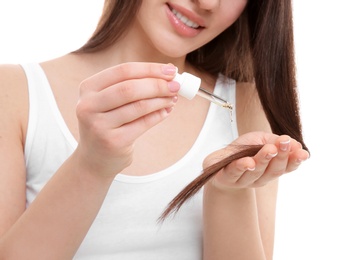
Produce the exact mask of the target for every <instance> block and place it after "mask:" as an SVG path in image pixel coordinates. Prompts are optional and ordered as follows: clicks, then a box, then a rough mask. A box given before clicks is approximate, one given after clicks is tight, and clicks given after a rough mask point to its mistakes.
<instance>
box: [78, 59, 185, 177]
mask: <svg viewBox="0 0 362 260" xmlns="http://www.w3.org/2000/svg"><path fill="white" fill-rule="evenodd" d="M175 73H176V67H175V66H173V65H171V64H158V63H124V64H120V65H117V66H114V67H111V68H108V69H106V70H104V71H101V72H99V73H97V74H96V75H94V76H92V77H90V78H88V79H86V80H84V81H83V82H82V83H81V84H80V97H79V101H78V104H77V108H76V114H77V117H78V122H79V135H80V139H79V144H78V147H77V149H76V153H77V155H78V158H80V163H81V164H82V165H83V166H84V167H87V169H89V170H91V172H94V173H97V174H102V175H104V176H108V177H114V176H115V175H116V174H117V173H119V172H120V171H121V170H123V169H124V168H125V167H127V166H128V165H129V164H130V163H131V162H132V151H133V143H134V141H135V140H136V139H137V138H138V137H139V136H140V135H142V134H143V133H144V132H146V131H147V130H148V129H150V128H151V127H153V126H154V125H156V124H158V123H160V122H161V121H163V120H164V119H165V118H166V117H167V116H168V114H169V113H170V112H171V110H172V108H173V106H174V105H175V103H176V101H177V92H178V90H179V88H180V85H179V84H178V83H177V82H175V81H172V79H173V78H174V75H175Z"/></svg>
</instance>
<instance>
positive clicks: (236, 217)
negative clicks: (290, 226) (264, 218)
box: [204, 184, 265, 260]
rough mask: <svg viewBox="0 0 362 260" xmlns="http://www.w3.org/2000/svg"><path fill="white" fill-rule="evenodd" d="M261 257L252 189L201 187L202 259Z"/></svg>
mask: <svg viewBox="0 0 362 260" xmlns="http://www.w3.org/2000/svg"><path fill="white" fill-rule="evenodd" d="M223 259H228V260H233V259H237V260H240V259H256V260H259V259H261V260H262V259H265V254H264V249H263V244H262V239H261V235H260V228H259V223H258V212H257V203H256V196H255V190H254V189H243V190H237V191H235V193H231V192H224V191H221V190H218V189H216V188H215V187H213V186H212V185H211V184H208V185H206V186H205V190H204V260H223Z"/></svg>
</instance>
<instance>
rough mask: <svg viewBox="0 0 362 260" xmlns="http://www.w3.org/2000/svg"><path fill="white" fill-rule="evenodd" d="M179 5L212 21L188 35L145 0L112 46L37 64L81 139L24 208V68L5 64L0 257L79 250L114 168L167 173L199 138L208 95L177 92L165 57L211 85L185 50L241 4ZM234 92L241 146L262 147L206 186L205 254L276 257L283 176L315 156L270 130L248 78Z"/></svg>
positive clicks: (1, 70)
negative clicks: (278, 198)
mask: <svg viewBox="0 0 362 260" xmlns="http://www.w3.org/2000/svg"><path fill="white" fill-rule="evenodd" d="M172 4H175V5H176V4H177V5H179V6H182V7H183V8H186V9H188V10H191V11H192V12H193V13H195V15H198V16H200V17H201V18H202V19H203V20H204V22H205V29H204V30H203V31H202V32H201V33H199V34H198V35H197V36H195V37H193V38H192V39H189V38H186V39H185V38H184V37H181V36H180V35H178V34H177V33H176V32H175V31H174V30H173V29H172V28H171V27H170V26H169V23H168V20H167V19H166V18H165V15H164V11H163V10H164V9H165V2H164V1H160V0H153V1H145V4H144V5H143V6H142V7H141V10H140V14H139V16H137V19H136V22H135V23H134V24H133V25H132V27H130V30H129V33H128V34H127V36H126V37H124V38H122V40H119V41H118V42H116V43H115V44H114V45H113V46H111V47H110V48H108V49H107V50H104V51H101V52H97V53H92V54H77V55H74V54H67V55H65V56H62V57H59V58H56V59H54V60H51V61H46V62H42V63H41V66H42V67H43V69H44V71H45V72H46V74H47V76H48V79H49V81H50V84H51V86H52V90H53V92H54V95H55V97H56V100H57V103H58V106H59V109H60V111H61V113H62V115H63V117H64V119H65V122H66V123H67V125H68V127H69V129H70V131H71V132H72V134H73V135H74V137H75V138H76V140H77V141H78V143H79V145H78V147H77V149H76V150H75V152H74V153H73V154H72V155H71V156H70V157H69V158H68V160H67V161H66V162H64V164H63V165H62V166H61V167H60V168H59V170H58V171H57V172H56V173H55V174H54V176H53V177H52V178H51V180H50V181H49V182H48V183H47V185H46V186H45V187H44V189H43V190H42V191H41V192H40V194H39V195H38V197H37V198H36V199H35V201H34V202H33V203H32V204H31V205H30V206H29V208H28V209H27V210H25V202H26V195H25V182H26V171H25V165H24V154H23V150H24V144H25V138H26V129H27V122H28V118H27V115H28V105H29V104H28V96H27V85H26V84H27V83H26V78H25V76H24V73H23V72H22V69H21V68H20V67H19V66H16V65H3V66H1V67H0V123H1V127H0V211H1V212H2V214H1V215H0V259H23V258H25V257H27V258H28V257H29V256H32V257H33V258H34V259H70V258H72V256H73V255H74V254H75V252H76V251H77V248H78V247H79V245H80V243H81V242H82V240H83V238H84V236H85V235H86V233H87V231H88V229H89V227H90V226H91V224H92V221H93V220H94V218H95V216H96V215H97V212H98V210H99V208H100V207H101V205H102V202H103V200H104V197H105V196H106V193H107V190H108V188H109V186H110V184H111V182H112V180H113V178H114V177H115V175H116V174H117V173H119V172H122V173H123V174H133V175H147V174H150V173H153V172H156V171H159V170H162V169H165V168H166V167H168V166H170V165H172V164H173V163H175V162H176V161H177V160H179V159H180V158H181V157H182V156H183V155H184V154H186V153H187V151H188V150H189V149H190V147H191V146H192V145H193V143H194V142H195V140H196V138H197V136H198V134H199V132H200V130H201V127H202V125H203V122H204V120H205V117H206V114H207V110H208V107H209V103H208V102H207V101H205V100H203V99H201V98H198V97H196V98H195V99H193V100H192V101H188V100H185V99H183V98H182V97H178V96H177V91H178V89H179V85H178V84H177V83H175V82H173V81H172V79H173V76H174V72H175V67H174V66H173V65H171V64H169V63H172V64H174V65H177V66H178V67H179V69H180V70H181V71H187V72H190V73H193V74H196V75H197V76H199V77H201V78H202V79H203V86H202V87H203V88H205V89H208V90H210V91H212V89H213V86H214V84H215V80H216V79H215V78H213V77H211V76H210V75H207V74H200V73H199V72H197V71H196V70H194V69H193V68H192V67H191V66H189V65H188V64H186V63H185V55H186V54H187V53H188V52H189V51H191V50H193V49H195V48H197V47H199V46H200V45H202V44H204V43H206V42H207V41H209V40H211V39H212V38H213V37H214V36H215V35H217V34H218V33H220V32H221V31H222V30H224V29H225V28H227V27H228V26H229V25H230V24H231V23H232V22H233V20H235V19H236V18H237V17H238V15H239V14H240V13H241V12H242V10H243V8H244V6H245V1H236V0H225V1H221V0H220V1H216V0H213V1H210V0H208V1H206V0H205V1H186V0H185V1H172ZM151 21H152V22H151ZM158 33H162V37H160V36H159V34H158ZM161 39H162V40H161ZM164 39H167V40H164ZM145 42H146V43H147V44H145ZM135 60H137V61H138V60H142V61H144V62H142V63H134V62H132V61H135ZM154 62H157V63H154ZM237 99H238V100H239V101H240V102H238V103H237V104H236V106H237V121H238V123H240V124H239V132H240V135H241V136H240V137H239V138H238V139H237V140H236V141H235V142H240V143H248V144H252V143H263V144H266V145H265V146H264V148H262V150H261V151H260V152H259V153H258V154H257V155H256V156H254V157H252V158H243V159H240V160H237V161H235V162H233V163H231V164H230V165H229V166H227V167H226V168H225V169H223V170H222V171H220V173H218V174H217V176H216V177H215V178H214V179H213V180H212V181H210V183H208V184H207V185H206V187H205V193H204V212H205V214H204V259H207V260H210V259H211V260H212V259H272V250H273V237H274V215H275V201H276V193H277V179H278V178H279V177H280V176H281V175H282V174H284V173H287V172H290V171H293V170H295V169H297V167H298V166H299V165H300V163H301V162H302V161H304V160H306V159H307V158H308V153H307V152H306V151H304V150H303V149H302V148H301V146H300V144H298V142H296V141H295V140H293V139H291V138H290V137H288V136H276V135H273V134H271V133H270V128H269V125H268V123H267V120H266V118H265V116H264V113H263V111H262V110H261V107H260V104H259V100H258V98H257V95H256V94H255V89H254V87H253V86H252V85H248V84H245V85H244V86H238V91H237ZM180 118H187V119H188V124H187V125H186V124H184V123H183V120H180ZM180 133H183V134H184V138H183V141H182V142H179V140H178V137H179V136H180ZM154 144H157V145H154ZM90 148H92V149H90ZM169 151H173V153H170V152H169ZM230 152H231V150H230V147H227V148H225V149H222V150H220V151H217V152H215V153H213V154H211V155H210V156H209V157H208V158H206V159H205V166H207V165H209V164H210V163H212V162H213V161H214V160H216V158H218V157H219V155H220V154H227V153H230ZM161 158H162V159H161ZM64 187H67V192H63V190H64ZM65 212H66V214H65ZM69 216H72V217H71V218H69ZM70 219H71V220H70ZM55 223H56V224H55ZM44 244H46V245H47V246H46V247H43V246H41V245H44ZM19 248H21V250H19ZM60 248H61V249H62V250H59V249H60Z"/></svg>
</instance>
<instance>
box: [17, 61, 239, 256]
mask: <svg viewBox="0 0 362 260" xmlns="http://www.w3.org/2000/svg"><path fill="white" fill-rule="evenodd" d="M22 67H23V69H24V71H25V73H26V76H27V79H28V89H29V104H30V106H29V123H28V130H27V136H26V144H25V158H26V167H27V183H26V185H27V188H26V190H27V204H28V205H29V204H30V203H31V202H32V201H33V200H34V199H35V197H36V195H37V194H38V193H39V191H40V190H41V188H42V187H43V186H44V185H45V183H46V182H47V181H48V180H49V179H50V178H51V177H52V175H53V174H54V172H55V171H57V169H58V168H59V166H60V165H61V164H62V163H63V162H64V161H65V160H66V159H67V158H68V157H69V156H70V155H71V154H72V153H73V151H74V150H75V148H76V147H77V141H76V140H75V138H74V137H73V136H72V134H71V132H70V130H69V129H68V127H67V125H66V124H65V122H64V119H63V117H62V115H61V113H60V111H59V109H58V106H57V104H56V101H55V98H54V95H53V92H52V90H51V87H50V85H49V82H48V80H47V78H46V75H45V73H44V71H43V70H42V68H41V67H40V65H39V64H23V65H22ZM214 93H215V94H216V95H219V96H221V97H223V98H224V99H226V100H228V101H229V102H230V103H233V104H235V81H233V80H230V79H226V78H225V77H223V76H221V75H220V76H219V78H218V80H217V83H216V86H215V90H214ZM233 115H234V116H233V120H232V121H231V120H230V113H229V111H228V110H227V109H223V108H220V107H218V106H217V105H214V104H211V105H210V108H209V111H208V114H207V117H206V120H205V122H204V125H203V127H202V130H201V132H200V135H199V136H198V138H197V140H196V141H195V143H194V144H193V146H192V147H191V149H190V150H189V151H188V153H187V154H186V155H185V156H184V157H183V158H181V159H180V160H179V161H177V162H176V163H175V164H174V165H172V166H170V167H168V168H167V169H164V170H162V171H160V172H157V173H154V174H150V175H146V176H128V175H122V174H118V175H117V176H116V178H115V179H114V181H113V183H112V185H111V187H110V189H109V192H108V194H107V196H106V198H105V200H104V203H103V205H102V207H101V209H100V211H99V213H98V215H97V217H96V219H95V221H94V223H93V225H92V226H91V228H90V230H89V232H88V234H87V235H86V237H85V239H84V241H83V242H82V244H81V246H80V248H79V250H78V252H77V254H76V255H75V257H74V259H97V260H98V259H102V260H108V259H122V260H143V259H147V260H170V259H172V260H200V259H202V191H200V192H199V193H198V194H197V195H196V196H194V197H193V198H192V199H191V200H190V201H188V202H187V203H186V204H185V205H183V206H182V207H181V209H180V211H179V212H178V213H177V214H176V215H175V216H174V217H171V218H169V219H167V220H166V221H165V222H164V223H163V224H162V225H161V224H158V223H157V219H158V217H159V216H160V215H161V213H162V212H163V210H164V209H165V207H166V206H167V204H168V203H169V202H170V201H171V200H172V199H173V198H174V196H176V195H177V194H178V192H179V191H180V190H181V189H182V188H184V187H185V186H186V185H187V184H188V183H190V182H191V181H192V180H193V179H195V178H196V177H197V176H198V174H199V173H200V172H201V170H202V162H203V160H204V158H205V157H206V156H207V155H208V154H210V153H211V152H213V151H215V150H217V149H220V148H223V147H225V146H226V145H227V144H229V143H230V142H232V141H233V140H234V139H235V138H236V137H237V127H236V120H235V113H233ZM185 123H186V122H185ZM66 191H67V188H66V187H64V192H66Z"/></svg>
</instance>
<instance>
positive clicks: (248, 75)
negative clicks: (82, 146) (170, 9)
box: [75, 0, 308, 220]
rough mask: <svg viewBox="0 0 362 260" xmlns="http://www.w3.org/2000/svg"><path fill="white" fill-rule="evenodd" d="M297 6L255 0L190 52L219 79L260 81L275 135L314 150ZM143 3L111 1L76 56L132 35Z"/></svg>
mask: <svg viewBox="0 0 362 260" xmlns="http://www.w3.org/2000/svg"><path fill="white" fill-rule="evenodd" d="M291 2H292V1H291V0H272V1H269V0H252V1H249V2H248V4H247V7H246V8H245V10H244V12H243V13H242V15H241V16H240V17H239V19H238V20H237V21H236V22H235V23H234V24H233V25H232V26H230V27H229V28H228V29H226V30H225V31H224V32H222V33H221V34H220V35H219V36H217V37H216V38H215V39H214V40H212V41H211V42H209V43H208V44H206V45H205V46H202V47H201V48H199V49H197V50H195V51H193V52H191V53H189V54H188V55H187V57H186V60H187V61H188V62H189V63H191V64H192V65H193V66H194V67H196V68H198V69H200V70H202V71H205V72H208V73H210V74H212V75H215V76H216V75H217V74H218V73H222V74H224V75H226V76H228V77H230V78H233V79H235V80H237V81H248V82H252V81H253V82H255V85H256V88H257V91H258V95H259V98H260V101H261V104H262V106H263V109H264V112H265V114H266V116H267V119H268V121H269V124H270V126H271V129H272V131H273V133H275V134H277V135H282V134H286V135H289V136H290V137H292V138H294V139H296V140H297V141H299V142H300V143H301V144H302V146H303V148H304V149H306V150H308V149H307V147H306V145H305V143H304V141H303V136H302V127H301V122H300V115H299V104H298V95H297V94H298V93H297V85H296V79H295V60H294V39H293V20H292V3H291ZM141 4H142V0H132V1H128V0H105V5H104V10H103V14H102V17H101V19H100V21H99V23H98V26H97V28H96V30H95V32H94V34H93V35H92V37H91V38H90V39H89V41H88V42H87V43H86V44H85V45H84V46H82V47H81V48H80V49H78V50H77V51H75V53H87V52H95V51H99V50H102V49H106V48H107V47H109V46H111V45H112V44H113V43H114V42H115V41H117V40H118V39H119V38H120V37H122V36H123V35H124V34H125V33H126V31H127V28H129V25H130V24H131V23H132V22H133V21H134V17H135V16H136V15H137V12H138V10H139V7H140V6H141ZM246 145H247V144H246ZM261 147H262V146H261V145H257V146H241V147H239V149H238V151H237V152H235V153H234V154H232V155H231V156H228V157H226V158H224V159H222V160H221V161H219V162H218V163H215V164H214V165H211V166H210V167H208V168H206V169H204V171H203V172H202V173H201V175H200V176H199V177H197V178H196V179H195V180H194V181H193V182H191V183H190V184H189V185H187V186H186V187H185V188H184V189H183V190H182V191H181V192H180V193H179V194H178V195H177V196H176V197H175V198H174V199H173V200H172V201H171V202H170V204H169V205H168V207H167V208H166V210H165V211H164V213H163V214H162V216H161V217H160V219H161V220H163V219H165V218H166V217H167V216H168V215H169V214H171V213H172V212H177V211H178V210H179V209H180V207H181V206H182V204H183V203H184V202H186V201H187V200H188V199H189V198H190V197H192V196H193V195H194V194H195V193H197V192H198V191H199V190H200V189H201V188H202V187H203V185H204V184H205V183H206V182H207V181H209V180H210V179H211V178H212V177H213V176H214V175H215V174H216V173H217V172H219V171H220V169H222V168H223V167H225V166H226V165H228V164H229V163H230V162H232V161H233V160H236V159H239V158H242V157H246V156H253V155H255V154H256V153H257V152H258V151H259V150H260V148H261Z"/></svg>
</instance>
